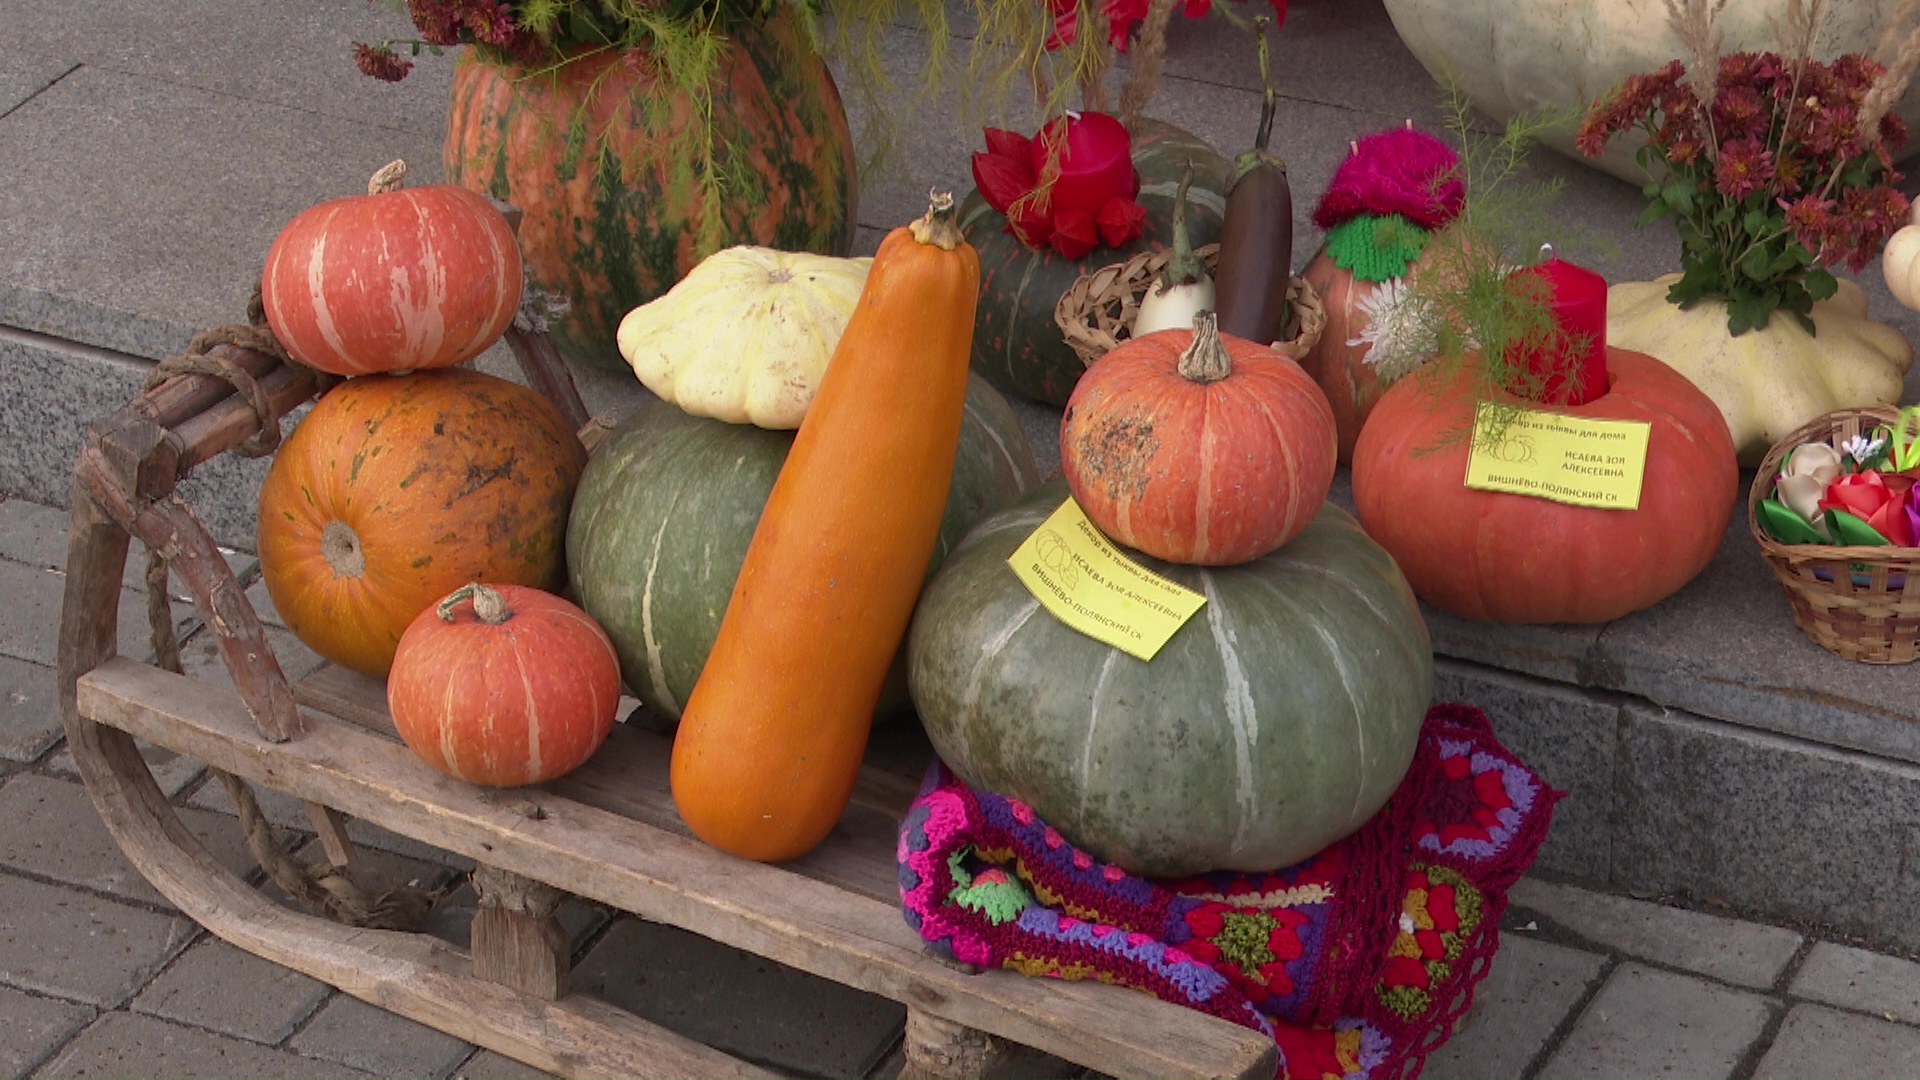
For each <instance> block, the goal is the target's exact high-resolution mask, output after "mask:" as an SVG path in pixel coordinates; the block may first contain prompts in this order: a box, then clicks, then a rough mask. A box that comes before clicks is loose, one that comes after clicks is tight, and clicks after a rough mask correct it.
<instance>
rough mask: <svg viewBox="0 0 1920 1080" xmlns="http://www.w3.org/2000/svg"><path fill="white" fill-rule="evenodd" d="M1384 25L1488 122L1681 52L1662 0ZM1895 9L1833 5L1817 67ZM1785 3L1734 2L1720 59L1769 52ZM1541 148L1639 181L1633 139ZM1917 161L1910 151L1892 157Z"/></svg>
mask: <svg viewBox="0 0 1920 1080" xmlns="http://www.w3.org/2000/svg"><path fill="white" fill-rule="evenodd" d="M1385 3H1386V8H1387V15H1388V16H1389V17H1390V18H1392V19H1393V27H1394V29H1395V30H1396V31H1398V32H1399V34H1400V40H1401V41H1403V42H1405V43H1406V46H1407V49H1408V50H1409V51H1410V52H1412V53H1413V55H1414V57H1415V58H1416V59H1418V60H1419V61H1420V63H1421V64H1422V65H1423V66H1424V67H1425V68H1426V69H1427V71H1428V72H1429V73H1431V74H1432V75H1433V77H1434V79H1435V80H1437V81H1440V82H1443V83H1444V82H1445V81H1446V78H1447V77H1448V75H1451V76H1452V78H1453V79H1455V80H1457V81H1458V82H1459V84H1460V89H1461V91H1462V92H1463V93H1465V94H1466V96H1467V99H1468V100H1469V101H1472V102H1473V104H1474V105H1476V106H1478V107H1479V109H1480V111H1481V112H1484V113H1486V114H1487V115H1488V116H1490V117H1492V118H1493V119H1495V120H1496V121H1501V122H1504V121H1505V120H1506V119H1507V118H1508V117H1511V116H1515V115H1517V114H1519V113H1523V112H1528V111H1531V110H1534V109H1541V108H1551V109H1556V110H1558V109H1572V108H1580V107H1584V106H1585V105H1586V104H1588V103H1590V102H1592V101H1593V100H1594V99H1595V98H1597V97H1600V96H1601V95H1603V94H1605V93H1607V92H1608V91H1609V90H1611V89H1613V87H1614V86H1615V84H1617V83H1619V82H1620V80H1622V79H1624V78H1626V77H1627V76H1629V75H1636V74H1639V73H1641V72H1647V71H1653V70H1655V69H1657V68H1659V67H1661V66H1662V65H1664V64H1666V63H1667V62H1668V61H1669V60H1673V59H1675V58H1684V57H1685V50H1683V49H1682V48H1681V46H1680V42H1679V40H1678V39H1676V38H1675V37H1674V35H1673V30H1672V29H1671V28H1670V27H1668V25H1667V8H1666V4H1665V3H1664V2H1663V0H1385ZM1899 6H1900V0H1835V2H1830V3H1828V4H1827V14H1826V21H1825V23H1824V24H1823V28H1822V31H1821V34H1820V40H1819V42H1818V45H1817V48H1816V49H1815V57H1816V58H1817V59H1820V60H1831V59H1833V58H1834V57H1835V56H1839V55H1841V54H1842V53H1849V52H1864V53H1869V54H1871V53H1872V51H1873V48H1874V45H1875V44H1877V43H1878V41H1879V38H1880V30H1881V28H1882V27H1883V26H1885V25H1886V23H1887V21H1888V20H1889V19H1890V18H1891V17H1892V16H1893V14H1894V11H1895V9H1896V8H1898V7H1899ZM1786 8H1787V0H1738V2H1737V3H1730V4H1728V5H1727V6H1726V8H1725V10H1723V11H1722V12H1721V13H1720V15H1719V17H1718V18H1717V19H1716V20H1715V22H1714V25H1715V26H1717V27H1719V28H1720V29H1721V31H1722V32H1723V33H1724V34H1725V35H1726V42H1725V45H1724V50H1725V51H1726V52H1737V51H1739V50H1742V49H1751V50H1755V51H1765V50H1767V49H1770V48H1775V47H1776V43H1777V41H1778V34H1777V32H1776V31H1775V29H1774V27H1775V26H1776V25H1777V24H1780V23H1782V22H1784V21H1785V18H1786ZM1899 112H1900V115H1901V117H1903V118H1904V119H1905V120H1906V122H1907V124H1908V125H1909V126H1910V127H1911V126H1915V125H1920V82H1916V83H1915V84H1914V86H1913V87H1910V88H1909V89H1908V90H1907V94H1906V96H1905V97H1904V98H1902V99H1901V100H1900V107H1899ZM1541 141H1542V143H1544V144H1545V145H1547V146H1550V147H1552V148H1553V149H1555V150H1558V151H1560V152H1561V153H1563V154H1566V155H1567V156H1569V157H1572V158H1575V159H1577V160H1579V161H1583V162H1586V163H1588V164H1592V165H1594V166H1596V167H1597V168H1600V169H1603V170H1605V171H1607V172H1609V173H1612V174H1613V175H1615V176H1618V177H1620V178H1622V179H1625V180H1631V181H1633V182H1634V183H1636V184H1639V183H1644V182H1645V181H1646V178H1647V177H1646V173H1645V171H1644V170H1642V169H1641V168H1640V166H1639V165H1637V164H1635V163H1634V160H1633V153H1634V151H1635V150H1636V149H1638V148H1639V146H1640V145H1641V143H1642V142H1643V141H1644V140H1642V139H1640V138H1639V136H1638V134H1637V133H1630V134H1627V135H1622V136H1620V137H1619V138H1616V139H1615V140H1613V141H1612V142H1611V143H1609V144H1608V146H1607V152H1606V153H1605V154H1604V155H1602V156H1601V157H1598V158H1589V157H1585V156H1584V155H1582V154H1581V153H1580V152H1579V151H1578V150H1576V149H1574V147H1573V127H1572V126H1571V125H1569V126H1568V127H1567V128H1566V129H1565V130H1562V131H1557V132H1554V133H1552V134H1550V135H1548V136H1547V137H1545V138H1543V139H1542V140H1541ZM1916 150H1920V140H1910V141H1908V143H1907V144H1906V146H1905V147H1903V148H1902V151H1901V156H1903V157H1904V156H1908V155H1911V154H1912V153H1914V152H1915V151H1916Z"/></svg>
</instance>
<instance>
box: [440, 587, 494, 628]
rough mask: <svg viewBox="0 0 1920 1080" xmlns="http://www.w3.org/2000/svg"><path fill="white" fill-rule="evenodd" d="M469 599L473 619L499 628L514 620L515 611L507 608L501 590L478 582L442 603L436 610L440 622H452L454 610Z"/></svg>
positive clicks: (459, 590)
mask: <svg viewBox="0 0 1920 1080" xmlns="http://www.w3.org/2000/svg"><path fill="white" fill-rule="evenodd" d="M468 599H471V600H472V601H473V617H474V618H476V619H479V620H480V621H481V622H483V623H486V624H487V625H488V626H499V625H500V624H501V623H503V622H506V621H507V620H508V619H511V618H513V609H512V608H510V607H508V606H507V598H506V597H505V596H502V595H501V594H500V590H499V589H496V588H493V587H492V586H490V585H482V584H480V583H479V582H477V581H476V582H472V583H470V584H467V585H462V586H460V587H459V588H457V589H455V590H453V591H452V592H450V593H448V594H447V598H446V599H445V600H442V601H440V606H439V607H438V608H436V609H435V610H436V611H437V612H438V613H439V615H440V621H441V622H452V621H453V611H454V609H455V608H457V607H459V606H460V602H461V601H462V600H468Z"/></svg>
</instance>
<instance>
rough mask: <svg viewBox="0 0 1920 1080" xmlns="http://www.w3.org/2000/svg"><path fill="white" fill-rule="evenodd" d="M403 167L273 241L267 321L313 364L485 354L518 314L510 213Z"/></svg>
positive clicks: (408, 362)
mask: <svg viewBox="0 0 1920 1080" xmlns="http://www.w3.org/2000/svg"><path fill="white" fill-rule="evenodd" d="M397 165H398V163H397V162H396V163H395V165H390V166H388V167H387V168H386V169H382V170H381V171H380V172H379V173H377V174H375V176H374V179H373V182H372V183H370V184H368V186H367V194H365V195H354V196H349V197H347V198H341V199H329V200H328V201H326V202H323V203H321V204H319V205H317V206H314V207H310V208H308V209H307V210H304V211H302V212H300V213H299V214H298V215H296V216H295V217H294V219H293V220H292V221H290V222H288V223H287V226H286V228H284V229H281V230H280V235H279V236H277V237H275V238H274V241H273V246H272V247H270V248H268V249H267V264H266V269H265V271H264V272H263V273H262V275H261V278H260V299H261V302H262V305H263V306H264V307H265V309H266V316H267V325H269V326H271V327H272V328H273V333H274V336H276V337H278V338H279V339H280V343H281V344H282V345H284V346H285V347H286V349H287V352H288V353H290V354H292V356H293V358H294V359H296V360H298V361H300V362H301V363H303V364H306V365H307V366H308V367H312V368H318V369H319V370H321V371H326V372H330V373H332V374H335V375H367V374H372V373H374V372H383V371H414V370H424V369H427V368H439V367H448V366H451V365H453V364H458V363H460V362H461V361H463V360H470V359H472V358H473V357H475V356H478V355H480V353H481V352H483V351H484V350H485V349H486V348H487V347H488V346H489V345H492V344H493V343H494V342H496V341H498V340H500V335H502V334H504V333H506V330H507V325H508V324H509V323H511V322H512V321H513V313H514V310H515V309H516V308H517V307H519V305H520V288H521V284H522V270H521V264H520V248H519V245H518V244H516V243H515V242H514V238H513V229H512V228H511V227H509V226H508V224H507V219H506V218H505V217H503V216H501V214H500V211H498V210H496V209H494V207H493V204H492V203H489V202H488V201H487V200H486V199H485V198H483V197H481V196H479V195H476V194H474V193H473V192H471V191H468V190H467V189H465V188H462V187H458V186H455V185H453V184H431V185H428V186H426V187H418V188H402V187H400V186H399V179H398V175H396V172H398V173H404V171H405V169H404V167H400V168H399V169H398V170H396V166H397Z"/></svg>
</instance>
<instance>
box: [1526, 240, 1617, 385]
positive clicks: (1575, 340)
mask: <svg viewBox="0 0 1920 1080" xmlns="http://www.w3.org/2000/svg"><path fill="white" fill-rule="evenodd" d="M1540 250H1541V252H1542V253H1543V254H1545V255H1546V256H1547V260H1546V261H1545V262H1542V263H1537V264H1535V265H1533V266H1529V267H1526V268H1524V269H1521V270H1517V271H1515V272H1514V274H1513V276H1514V277H1516V278H1518V277H1519V276H1520V275H1522V274H1528V275H1532V276H1533V277H1536V278H1539V279H1540V280H1542V281H1545V282H1546V284H1547V290H1548V295H1549V296H1550V297H1551V306H1552V310H1553V318H1554V321H1555V322H1556V323H1557V324H1558V325H1559V327H1560V328H1561V330H1563V331H1564V332H1565V333H1566V337H1567V339H1570V340H1571V342H1572V347H1573V348H1576V349H1578V350H1580V352H1579V354H1578V355H1577V356H1575V357H1573V358H1572V359H1571V360H1569V359H1568V358H1567V357H1565V356H1560V355H1554V354H1551V353H1548V352H1547V351H1545V350H1542V349H1539V348H1534V349H1529V350H1528V351H1527V354H1526V369H1527V372H1528V373H1529V374H1530V375H1532V376H1534V380H1533V381H1534V382H1536V383H1539V384H1542V385H1543V387H1544V388H1543V392H1542V393H1541V398H1540V400H1541V401H1543V402H1545V403H1547V404H1549V405H1560V404H1566V405H1584V404H1586V403H1587V402H1589V401H1592V400H1593V399H1594V398H1597V397H1599V396H1601V395H1602V394H1605V393H1606V392H1607V279H1605V278H1603V277H1601V276H1600V275H1599V274H1596V273H1594V272H1593V271H1591V270H1588V269H1586V268H1585V267H1581V266H1575V265H1574V264H1572V263H1570V262H1567V261H1565V260H1564V259H1561V258H1560V257H1559V256H1558V255H1555V254H1554V253H1553V246H1552V245H1551V244H1548V245H1543V246H1542V247H1541V249H1540ZM1569 383H1570V385H1569Z"/></svg>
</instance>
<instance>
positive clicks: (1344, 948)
mask: <svg viewBox="0 0 1920 1080" xmlns="http://www.w3.org/2000/svg"><path fill="white" fill-rule="evenodd" d="M1561 795H1562V793H1561V792H1558V791H1555V790H1554V789H1553V788H1551V787H1549V786H1548V785H1547V784H1546V783H1544V782H1543V781H1542V780H1541V779H1540V777H1539V776H1538V775H1536V774H1535V773H1534V772H1533V771H1532V770H1531V769H1529V768H1527V767H1526V766H1525V765H1524V764H1522V763H1521V762H1520V760H1519V759H1518V758H1516V757H1514V756H1513V754H1511V753H1509V752H1508V751H1507V749H1506V748H1505V747H1504V746H1502V745H1501V744H1500V741H1499V740H1498V739H1496V738H1495V737H1494V735H1493V730H1492V728H1491V727H1490V726H1489V725H1488V723H1487V719H1486V716H1485V715H1484V714H1482V713H1481V712H1480V711H1479V710H1478V709H1474V708H1472V707H1470V706H1466V705H1451V704H1450V705H1436V706H1434V707H1433V708H1432V709H1431V710H1430V711H1429V712H1428V713H1427V717H1426V721H1425V724H1424V726H1423V727H1422V729H1421V734H1420V744H1419V748H1418V750H1417V752H1416V753H1415V756H1414V760H1413V764H1412V766H1411V767H1410V768H1409V769H1408V771H1407V775H1406V778H1405V779H1404V780H1402V781H1401V784H1400V787H1399V788H1398V789H1397V790H1396V791H1395V792H1394V795H1393V797H1392V798H1391V799H1390V800H1389V801H1388V803H1387V805H1386V806H1385V807H1384V808H1382V809H1381V811H1380V812H1379V813H1378V814H1375V815H1374V816H1373V818H1372V819H1371V820H1370V821H1368V823H1367V824H1366V825H1365V826H1363V827H1362V828H1361V830H1360V831H1359V832H1357V833H1355V834H1354V835H1352V836H1350V837H1348V838H1347V839H1345V840H1342V841H1340V842H1338V843H1336V844H1334V845H1333V846H1331V847H1329V848H1327V849H1326V850H1325V851H1322V852H1321V853H1320V854H1318V855H1316V856H1314V857H1313V858H1310V859H1308V860H1306V861H1305V862H1301V863H1298V864H1296V865H1294V866H1289V867H1286V868H1284V869H1279V870H1273V871H1270V872H1266V873H1251V874H1249V873H1218V874H1207V875H1202V876H1199V877H1193V878H1186V879H1182V880H1178V881H1168V880H1150V879H1146V878H1141V877H1137V876H1135V875H1133V874H1129V873H1127V872H1126V871H1123V870H1121V869H1120V868H1118V867H1116V866H1112V865H1109V864H1106V863H1102V862H1101V861H1100V860H1098V859H1095V858H1094V857H1092V856H1091V855H1089V854H1087V853H1086V852H1084V851H1081V850H1079V849H1077V848H1076V847H1074V845H1073V844H1072V843H1071V842H1070V841H1068V840H1067V839H1066V838H1065V837H1063V836H1061V835H1060V833H1059V832H1057V831H1055V830H1054V829H1052V828H1051V827H1049V826H1048V825H1047V824H1046V822H1044V821H1041V820H1040V819H1039V818H1038V817H1037V816H1036V815H1035V814H1034V812H1033V810H1032V808H1030V807H1028V806H1027V805H1025V804H1024V803H1021V802H1019V801H1018V800H1014V799H1008V798H1004V797H1002V796H999V795H995V794H992V793H990V792H981V791H975V790H973V789H971V788H969V787H968V786H967V785H966V783H965V782H963V781H961V780H960V779H959V778H958V777H956V776H955V775H953V773H952V772H951V771H949V770H948V769H947V768H946V767H945V766H944V765H943V764H941V763H940V762H939V761H935V762H934V764H933V766H932V768H931V769H930V770H929V771H928V775H927V779H926V782H925V783H924V784H923V785H922V787H921V791H920V795H919V797H918V798H917V799H915V800H914V803H913V805H912V806H911V807H910V808H909V809H908V811H907V815H906V817H905V819H904V820H903V821H902V822H901V829H900V844H899V869H900V894H901V900H902V903H903V905H904V908H905V914H906V919H907V922H908V924H909V925H911V926H912V927H913V928H914V929H915V930H917V931H919V933H920V935H921V936H922V937H923V938H925V939H926V940H927V941H928V942H929V943H931V945H932V947H933V948H934V949H936V950H938V951H940V952H943V953H946V954H948V955H950V956H952V957H953V958H954V959H956V960H959V961H962V962H964V963H969V964H977V965H980V966H982V967H1004V968H1010V969H1012V970H1015V971H1019V972H1024V973H1026V974H1028V975H1041V976H1048V977H1051V978H1058V979H1098V980H1100V981H1102V982H1112V983H1118V984H1120V985H1122V986H1127V987H1131V988H1133V989H1136V990H1142V991H1146V992H1148V993H1152V994H1155V995H1158V996H1159V997H1161V998H1163V999H1165V1000H1167V1001H1171V1002H1174V1003H1176V1004H1180V1005H1185V1006H1187V1007H1189V1008H1193V1009H1199V1010H1201V1011H1203V1012H1208V1013H1212V1014H1213V1015H1215V1016H1219V1017H1223V1018H1225V1019H1227V1020H1231V1021H1233V1022H1235V1023H1238V1024H1243V1025H1246V1026H1247V1027H1251V1028H1255V1029H1257V1030H1260V1031H1263V1032H1266V1033H1268V1034H1269V1035H1271V1036H1272V1037H1273V1039H1274V1041H1275V1042H1276V1043H1277V1044H1278V1045H1279V1048H1280V1071H1279V1075H1280V1076H1281V1077H1291V1078H1293V1080H1300V1078H1303V1077H1312V1078H1314V1080H1322V1078H1353V1077H1390V1076H1395V1077H1397V1076H1418V1075H1419V1072H1420V1068H1421V1066H1422V1065H1423V1064H1424V1063H1425V1060H1426V1057H1427V1055H1428V1054H1429V1053H1431V1052H1432V1051H1433V1050H1435V1049H1437V1048H1438V1047H1439V1046H1440V1045H1441V1044H1442V1043H1444V1042H1445V1041H1446V1039H1447V1037H1448V1036H1449V1035H1450V1034H1451V1033H1452V1031H1453V1025H1454V1023H1455V1021H1456V1020H1458V1019H1459V1017H1460V1016H1461V1015H1462V1014H1463V1013H1465V1011H1466V1009H1467V1006H1468V1005H1469V1004H1470V1003H1471V1001H1472V996H1473V988H1474V986H1475V984H1476V983H1478V982H1479V981H1480V979H1481V978H1482V977H1484V976H1485V974H1486V972H1487V970H1488V967H1489V965H1490V963H1491V962H1492V959H1493V954H1494V951H1495V949H1496V948H1497V947H1498V945H1499V924H1500V915H1501V912H1502V911H1504V910H1505V908H1506V902H1507V890H1508V889H1509V888H1510V887H1511V886H1512V885H1513V883H1514V882H1515V881H1516V880H1518V879H1519V877H1520V875H1521V874H1522V873H1523V872H1525V870H1526V869H1527V867H1528V866H1529V865H1531V864H1532V862H1533V858H1534V855H1535V853H1537V852H1538V850H1539V848H1540V844H1541V842H1542V841H1543V840H1545V839H1546V834H1547V826H1548V823H1549V822H1550V820H1551V818H1552V815H1553V805H1554V803H1555V802H1557V801H1558V800H1559V799H1560V797H1561Z"/></svg>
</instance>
